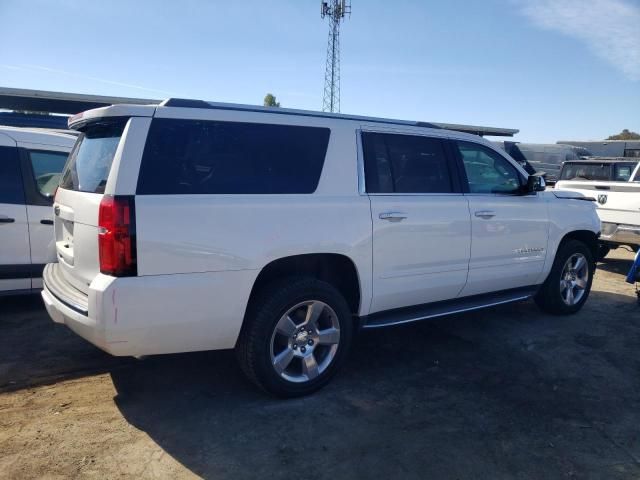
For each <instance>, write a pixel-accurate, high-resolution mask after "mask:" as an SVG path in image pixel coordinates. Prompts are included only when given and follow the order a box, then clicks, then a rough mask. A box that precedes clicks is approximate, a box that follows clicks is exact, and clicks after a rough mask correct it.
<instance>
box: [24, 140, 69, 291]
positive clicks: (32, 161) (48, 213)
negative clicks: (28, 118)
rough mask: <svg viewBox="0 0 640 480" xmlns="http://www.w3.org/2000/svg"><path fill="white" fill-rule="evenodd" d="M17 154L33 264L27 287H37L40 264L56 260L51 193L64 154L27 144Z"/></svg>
mask: <svg viewBox="0 0 640 480" xmlns="http://www.w3.org/2000/svg"><path fill="white" fill-rule="evenodd" d="M47 148H48V147H47ZM60 148H63V147H60ZM21 155H22V159H21V166H22V177H23V181H24V190H25V198H26V203H27V219H28V221H29V239H30V249H31V262H32V265H33V268H32V272H33V277H32V280H31V287H32V288H41V287H42V270H43V269H44V265H45V264H47V263H53V262H55V261H56V249H55V234H54V229H53V195H54V193H55V190H56V188H57V185H58V182H59V179H60V173H61V172H62V168H63V167H64V164H65V162H66V160H67V156H68V155H67V152H66V151H51V150H42V149H38V150H34V149H28V148H22V149H21Z"/></svg>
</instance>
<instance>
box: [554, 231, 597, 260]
mask: <svg viewBox="0 0 640 480" xmlns="http://www.w3.org/2000/svg"><path fill="white" fill-rule="evenodd" d="M568 240H578V241H580V242H582V243H584V244H585V245H586V246H587V247H588V248H589V250H590V251H591V255H592V256H593V259H594V260H595V259H596V258H598V235H597V234H596V233H594V232H592V231H591V230H573V231H571V232H568V233H566V234H565V235H564V237H562V239H561V240H560V243H558V248H560V245H562V244H563V243H564V242H566V241H568ZM557 251H558V249H556V253H557Z"/></svg>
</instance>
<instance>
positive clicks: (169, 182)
mask: <svg viewBox="0 0 640 480" xmlns="http://www.w3.org/2000/svg"><path fill="white" fill-rule="evenodd" d="M329 134H330V131H329V129H328V128H317V127H299V126H291V125H270V124H259V123H240V122H217V121H199V120H176V119H164V118H156V119H154V120H153V121H152V122H151V128H150V130H149V135H148V136H147V143H146V146H145V150H144V154H143V157H142V165H141V167H140V174H139V177H138V188H137V194H139V195H157V194H160V195H166V194H168V195H171V194H278V193H279V194H287V193H313V192H314V191H315V190H316V188H317V186H318V181H319V179H320V173H321V172H322V166H323V164H324V158H325V155H326V153H327V146H328V143H329Z"/></svg>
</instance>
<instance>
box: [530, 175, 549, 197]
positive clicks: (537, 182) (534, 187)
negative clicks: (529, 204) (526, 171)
mask: <svg viewBox="0 0 640 480" xmlns="http://www.w3.org/2000/svg"><path fill="white" fill-rule="evenodd" d="M546 186H547V184H546V182H545V181H544V178H543V177H541V176H540V175H529V178H527V193H535V192H544V189H545V188H546Z"/></svg>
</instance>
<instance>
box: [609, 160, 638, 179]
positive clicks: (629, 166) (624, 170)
mask: <svg viewBox="0 0 640 480" xmlns="http://www.w3.org/2000/svg"><path fill="white" fill-rule="evenodd" d="M636 165H637V164H636V163H617V164H616V165H615V166H614V167H613V180H614V181H616V182H628V181H629V179H630V178H631V174H632V173H633V170H634V169H635V168H636Z"/></svg>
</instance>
